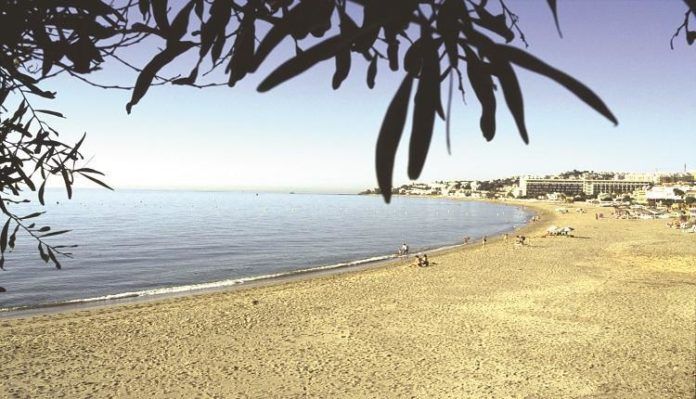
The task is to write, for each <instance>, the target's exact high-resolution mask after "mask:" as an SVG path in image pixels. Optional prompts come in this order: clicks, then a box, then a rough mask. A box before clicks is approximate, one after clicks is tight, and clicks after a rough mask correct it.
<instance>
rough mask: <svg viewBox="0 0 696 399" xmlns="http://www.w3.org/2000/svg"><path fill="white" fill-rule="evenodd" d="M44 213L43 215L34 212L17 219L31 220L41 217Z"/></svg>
mask: <svg viewBox="0 0 696 399" xmlns="http://www.w3.org/2000/svg"><path fill="white" fill-rule="evenodd" d="M44 213H45V212H34V213H31V214H29V215H27V216H24V217H21V218H19V219H20V220H27V219H32V218H35V217H38V216H41V215H43V214H44Z"/></svg>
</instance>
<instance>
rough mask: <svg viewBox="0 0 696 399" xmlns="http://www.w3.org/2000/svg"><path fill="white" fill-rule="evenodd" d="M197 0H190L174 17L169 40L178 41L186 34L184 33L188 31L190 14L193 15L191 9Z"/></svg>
mask: <svg viewBox="0 0 696 399" xmlns="http://www.w3.org/2000/svg"><path fill="white" fill-rule="evenodd" d="M195 1H196V0H190V1H189V2H188V3H187V4H186V5H185V6H184V7H183V8H182V9H181V10H180V11H179V13H178V14H177V15H176V17H174V21H172V26H171V30H170V31H169V35H168V38H167V40H169V41H178V40H181V38H182V37H183V36H184V34H185V33H186V29H187V28H188V25H189V16H190V15H191V10H192V9H193V6H194V3H195Z"/></svg>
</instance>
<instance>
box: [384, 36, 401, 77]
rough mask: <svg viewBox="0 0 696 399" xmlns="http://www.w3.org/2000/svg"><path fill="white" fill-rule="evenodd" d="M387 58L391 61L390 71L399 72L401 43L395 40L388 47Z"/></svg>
mask: <svg viewBox="0 0 696 399" xmlns="http://www.w3.org/2000/svg"><path fill="white" fill-rule="evenodd" d="M387 58H388V59H389V69H391V70H392V71H398V70H399V41H398V40H397V39H394V40H392V41H390V42H389V44H388V45H387Z"/></svg>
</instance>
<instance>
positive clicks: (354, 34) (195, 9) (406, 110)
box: [127, 0, 617, 201]
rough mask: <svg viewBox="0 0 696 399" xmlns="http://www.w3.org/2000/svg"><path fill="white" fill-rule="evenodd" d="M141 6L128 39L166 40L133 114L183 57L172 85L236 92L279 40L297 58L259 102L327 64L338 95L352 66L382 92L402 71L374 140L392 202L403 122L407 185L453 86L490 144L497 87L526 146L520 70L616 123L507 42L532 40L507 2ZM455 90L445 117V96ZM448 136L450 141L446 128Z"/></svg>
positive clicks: (136, 95) (266, 85)
mask: <svg viewBox="0 0 696 399" xmlns="http://www.w3.org/2000/svg"><path fill="white" fill-rule="evenodd" d="M138 3H139V10H140V12H141V13H142V17H143V18H144V19H148V20H149V21H151V23H150V24H149V25H146V24H142V23H137V24H134V25H133V29H138V30H139V31H140V32H149V33H151V34H153V35H157V36H160V37H161V38H162V39H163V40H164V42H165V47H164V48H163V49H162V50H161V51H160V52H159V53H157V54H156V55H155V56H154V57H153V58H152V60H151V61H150V62H149V63H148V64H147V65H146V66H145V67H144V68H143V69H142V72H141V73H140V74H139V76H138V79H137V81H136V83H135V88H134V90H133V95H132V98H131V100H130V102H129V103H128V105H127V110H128V112H130V111H131V110H132V107H133V106H135V105H136V104H137V103H138V102H139V101H140V100H141V99H142V98H143V96H144V95H145V94H146V92H147V90H148V88H149V87H150V86H151V85H152V84H153V82H154V81H155V78H156V77H157V74H158V73H160V72H161V71H162V70H163V68H165V67H166V66H168V65H169V64H170V63H172V62H173V61H174V60H175V59H176V58H177V57H179V56H181V55H182V54H184V53H186V52H188V51H197V57H196V59H197V61H196V63H195V65H193V67H192V68H191V70H190V72H189V73H188V74H187V76H186V77H182V78H177V79H175V80H173V81H172V83H174V84H181V85H197V83H196V82H197V79H199V71H200V69H201V66H202V65H212V68H213V69H214V68H216V67H218V66H220V67H221V68H222V69H223V70H224V73H225V74H226V75H227V78H228V80H227V82H226V83H227V84H228V85H229V86H234V85H235V84H236V83H237V82H239V81H240V80H241V79H243V78H244V77H246V76H248V75H249V74H252V73H254V72H256V71H257V70H258V69H259V67H260V66H261V65H262V64H264V63H265V62H266V61H267V60H268V56H269V55H270V54H271V53H272V52H273V51H274V50H275V49H276V48H277V47H278V46H279V45H280V44H281V43H282V42H283V41H284V40H290V41H292V42H294V43H295V47H296V49H297V51H296V54H295V56H293V57H291V58H290V59H288V60H286V61H285V62H282V63H281V64H280V65H278V66H275V67H274V68H273V70H272V72H270V74H268V75H267V76H265V77H264V78H263V80H262V81H261V83H260V84H259V86H258V90H259V91H260V92H266V91H269V90H271V89H273V88H275V87H276V86H278V85H280V84H282V83H283V82H286V81H288V80H290V79H292V78H294V77H295V76H297V75H299V74H301V73H303V72H305V71H307V70H308V69H310V68H312V67H313V66H315V65H316V64H318V63H320V62H324V61H330V60H332V61H333V63H334V64H335V73H334V75H333V77H332V81H331V86H332V87H333V88H334V89H338V88H339V87H340V86H341V84H342V83H343V82H344V81H345V79H346V78H347V77H348V76H349V74H350V73H351V70H352V69H353V65H354V63H353V61H354V56H355V57H357V58H358V59H362V60H363V61H364V62H366V63H367V65H368V67H367V74H366V78H365V79H366V83H367V85H368V87H370V88H373V87H374V86H375V81H376V77H377V74H378V71H379V69H380V65H381V64H384V65H385V67H386V68H388V69H389V70H390V71H392V72H397V73H402V75H403V78H402V81H401V84H400V85H399V88H398V89H397V91H396V93H395V94H394V97H393V100H392V101H391V103H390V104H389V106H388V108H387V110H386V114H385V117H384V122H383V124H382V127H381V129H380V132H379V136H378V139H377V149H376V160H375V162H376V170H377V180H378V183H379V186H380V188H381V191H382V193H384V198H385V199H386V200H387V201H389V199H390V194H389V193H391V191H392V190H391V188H392V175H393V167H394V159H395V156H396V152H397V149H398V147H399V144H400V143H401V139H402V135H403V131H404V129H405V128H406V126H407V123H408V121H407V119H408V115H409V114H412V118H411V122H410V131H411V132H410V142H409V147H408V154H409V165H408V176H409V177H410V178H411V179H416V178H418V177H419V176H420V174H421V172H422V170H423V167H424V165H425V160H426V157H427V154H428V150H429V147H430V143H431V140H432V136H433V131H434V125H435V121H436V120H437V119H441V120H444V121H446V122H449V121H450V119H451V97H452V90H451V87H452V85H453V84H454V82H455V81H456V82H458V87H459V90H460V91H462V94H463V92H464V81H468V83H469V85H470V86H471V87H472V88H473V91H474V94H475V95H476V98H477V100H478V102H479V103H480V105H481V117H480V128H481V132H482V133H483V136H484V137H485V139H486V140H492V139H493V138H494V136H495V134H496V112H497V108H498V104H497V99H496V98H497V96H496V91H497V90H498V89H501V91H502V97H503V99H504V102H505V105H506V106H507V108H508V110H509V111H510V113H511V114H512V116H513V119H514V121H515V123H516V125H517V128H518V130H519V133H520V136H521V138H522V140H524V142H525V143H526V142H528V140H529V139H528V132H527V126H526V123H525V112H524V100H523V96H522V90H521V88H520V84H519V80H518V78H517V73H516V68H524V69H527V70H530V71H532V72H535V73H537V74H540V75H542V76H545V77H547V78H549V79H551V80H553V81H555V82H556V83H558V84H559V85H561V86H563V87H565V88H566V89H568V90H569V91H570V92H571V93H573V94H575V95H576V96H577V97H578V98H579V99H580V100H582V101H583V102H585V103H586V104H587V105H589V106H590V107H592V108H593V109H594V110H595V111H597V112H599V113H600V114H601V115H603V116H604V117H606V118H607V119H609V120H610V121H612V122H613V123H617V120H616V118H615V117H614V115H613V114H612V113H611V111H610V110H609V108H608V107H607V106H606V105H605V104H604V102H603V101H602V100H601V99H600V98H599V96H597V95H596V94H595V93H594V92H593V91H592V90H590V89H589V88H588V87H586V86H585V85H583V84H582V83H581V82H579V81H578V80H577V79H575V78H573V77H571V76H570V75H568V74H566V73H564V72H562V71H560V70H558V69H556V68H554V67H552V66H550V65H548V64H546V63H545V62H543V61H542V60H540V59H538V58H536V57H534V56H533V55H531V54H530V53H528V52H526V51H525V50H521V49H519V48H517V47H513V46H511V45H509V44H508V43H510V42H512V41H513V40H515V39H516V38H519V39H520V40H521V41H522V42H524V43H525V44H526V40H525V38H524V35H523V33H522V31H521V29H520V28H519V26H518V21H519V18H518V17H517V15H515V14H514V13H513V12H512V11H511V10H510V9H509V8H508V7H507V6H506V5H505V3H504V2H502V1H497V2H493V1H491V2H489V1H487V0H480V1H470V0H284V1H279V0H276V1H270V0H212V1H202V0H200V1H199V0H190V1H186V2H184V3H183V5H180V6H179V7H174V6H173V5H172V4H169V3H168V2H167V1H166V0H161V1H155V0H140V1H139V2H138ZM548 6H549V8H550V10H551V15H552V16H553V18H554V21H555V22H556V25H557V27H558V30H559V33H560V26H559V25H558V15H557V5H556V1H554V0H548ZM258 32H264V33H263V34H261V35H259V34H258ZM257 36H258V37H257ZM310 37H311V38H310ZM304 43H307V44H308V45H307V46H304V45H303V44H304ZM303 47H304V48H303ZM448 80H449V85H450V90H448V95H447V97H448V98H447V107H446V108H445V107H444V106H443V102H442V98H443V95H442V90H441V86H442V85H443V84H447V83H445V82H446V81H448ZM411 106H412V108H413V109H412V111H410V108H411ZM445 109H446V111H445ZM446 126H447V139H448V140H447V142H448V143H449V133H450V132H449V123H446Z"/></svg>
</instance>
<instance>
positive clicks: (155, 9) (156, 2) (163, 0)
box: [150, 0, 169, 35]
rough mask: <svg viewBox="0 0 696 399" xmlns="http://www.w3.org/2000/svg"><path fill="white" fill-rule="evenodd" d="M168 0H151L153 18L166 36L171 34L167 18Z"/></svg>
mask: <svg viewBox="0 0 696 399" xmlns="http://www.w3.org/2000/svg"><path fill="white" fill-rule="evenodd" d="M167 3H168V1H167V0H150V4H151V5H152V16H153V17H154V18H155V22H156V23H157V27H158V28H159V29H160V30H161V31H162V32H165V34H166V35H168V34H169V18H167Z"/></svg>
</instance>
